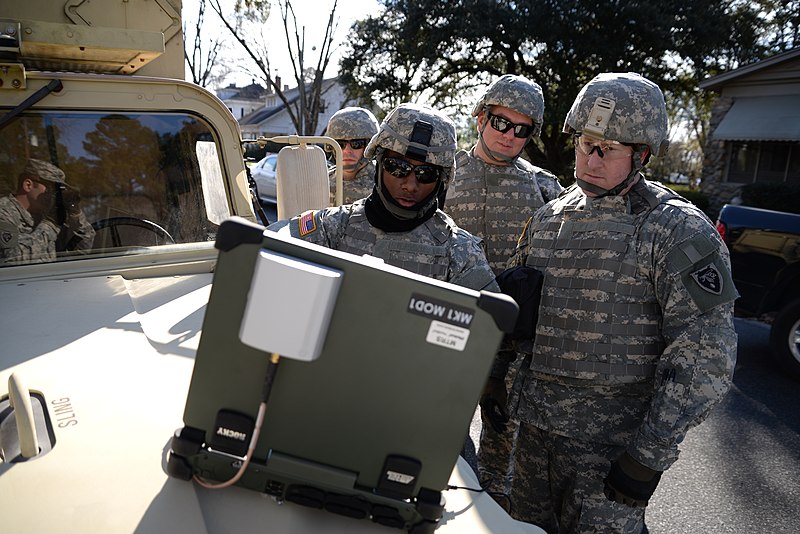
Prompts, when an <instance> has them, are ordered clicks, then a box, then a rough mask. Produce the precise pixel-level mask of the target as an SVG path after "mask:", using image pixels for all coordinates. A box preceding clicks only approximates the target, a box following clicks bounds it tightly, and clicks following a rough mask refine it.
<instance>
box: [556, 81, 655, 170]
mask: <svg viewBox="0 0 800 534" xmlns="http://www.w3.org/2000/svg"><path fill="white" fill-rule="evenodd" d="M601 97H602V98H608V99H610V100H612V101H613V102H614V103H615V107H614V110H613V112H612V113H611V117H610V118H609V119H608V122H607V124H605V123H603V122H602V120H601V119H600V117H601V114H598V113H594V114H593V113H592V111H593V110H595V107H594V106H595V102H596V101H597V99H598V98H601ZM598 125H600V126H598ZM598 127H599V128H601V129H602V128H603V127H604V128H605V129H604V131H603V132H602V133H599V132H597V131H594V130H595V128H598ZM563 131H564V132H565V133H570V134H572V133H576V132H583V131H586V133H589V134H590V135H592V136H593V137H598V138H602V139H608V140H611V141H619V142H620V143H632V144H644V145H647V146H649V147H650V152H651V153H652V154H653V155H654V156H657V157H661V156H663V155H665V154H666V152H667V148H668V146H669V140H668V135H669V132H668V130H667V108H666V104H665V103H664V94H663V93H662V92H661V89H660V88H659V87H658V85H656V84H655V83H653V82H651V81H650V80H648V79H647V78H644V77H642V76H640V75H638V74H633V73H613V72H611V73H604V74H598V75H597V76H595V77H594V78H593V79H592V80H591V81H590V82H589V83H587V84H586V85H585V86H584V87H583V89H581V92H580V93H578V96H577V97H576V98H575V102H573V104H572V108H571V109H570V110H569V113H568V114H567V118H566V120H565V121H564V128H563Z"/></svg>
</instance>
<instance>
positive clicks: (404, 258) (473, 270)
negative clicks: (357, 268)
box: [269, 199, 500, 292]
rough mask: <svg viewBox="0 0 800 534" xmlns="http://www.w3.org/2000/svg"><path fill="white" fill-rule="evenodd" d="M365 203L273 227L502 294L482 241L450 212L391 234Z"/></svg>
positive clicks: (298, 218) (333, 209) (328, 209)
mask: <svg viewBox="0 0 800 534" xmlns="http://www.w3.org/2000/svg"><path fill="white" fill-rule="evenodd" d="M364 202H365V200H364V199H362V200H357V201H356V202H355V203H353V204H348V205H344V206H338V207H332V208H326V209H324V210H319V211H313V212H306V213H305V214H303V215H300V216H297V217H294V218H292V219H290V220H288V221H278V222H277V223H274V224H272V225H270V226H269V229H270V230H275V231H280V232H282V233H289V234H290V235H291V236H292V237H296V238H300V239H304V240H306V241H310V242H312V243H316V244H318V245H322V246H325V247H328V248H332V249H335V250H341V251H344V252H349V253H351V254H357V255H359V256H360V255H363V254H369V255H370V256H375V257H376V258H381V259H382V260H384V261H385V262H386V263H388V264H389V265H393V266H395V267H400V268H402V269H406V270H408V271H411V272H414V273H417V274H420V275H423V276H428V277H431V278H435V279H437V280H442V281H445V282H450V283H453V284H458V285H461V286H464V287H468V288H471V289H475V290H480V289H486V290H488V291H495V292H499V290H500V288H499V287H497V283H496V282H495V281H494V274H493V273H492V270H491V269H490V268H489V264H488V263H487V262H486V257H485V256H484V253H483V249H482V247H481V241H480V240H479V239H478V238H476V237H474V236H473V235H471V234H469V233H468V232H466V231H464V230H462V229H460V228H459V227H458V226H456V224H455V223H454V222H453V220H452V219H451V218H450V217H448V216H447V215H446V214H445V213H444V212H442V211H441V210H437V211H436V213H435V214H434V216H433V217H431V218H430V219H428V220H427V221H425V222H424V223H423V224H421V225H419V226H417V227H416V228H414V229H413V230H410V231H408V232H396V233H395V232H392V233H388V232H384V231H383V230H380V229H378V228H375V227H374V226H372V225H371V224H370V223H369V221H368V220H367V216H366V214H365V212H364ZM304 216H305V217H313V220H311V221H309V223H308V224H309V225H310V227H312V228H313V230H312V231H310V232H306V231H304V232H301V231H300V228H301V226H300V225H301V223H302V222H303V217H304ZM307 220H308V219H307ZM306 228H308V227H306ZM303 234H304V235H303Z"/></svg>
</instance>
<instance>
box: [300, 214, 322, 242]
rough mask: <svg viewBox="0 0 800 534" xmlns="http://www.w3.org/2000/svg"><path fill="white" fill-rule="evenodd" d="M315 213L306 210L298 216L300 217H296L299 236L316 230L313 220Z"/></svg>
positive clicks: (315, 223)
mask: <svg viewBox="0 0 800 534" xmlns="http://www.w3.org/2000/svg"><path fill="white" fill-rule="evenodd" d="M316 213H317V212H316V211H307V212H305V213H304V214H302V215H301V216H300V219H298V224H299V225H300V237H302V236H305V235H308V234H310V233H311V232H314V231H316V229H317V221H316V220H314V215H315V214H316Z"/></svg>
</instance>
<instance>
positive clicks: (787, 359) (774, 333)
mask: <svg viewBox="0 0 800 534" xmlns="http://www.w3.org/2000/svg"><path fill="white" fill-rule="evenodd" d="M769 346H770V349H772V355H773V356H774V357H775V358H776V359H777V360H778V364H779V365H780V366H781V367H783V369H784V370H785V371H786V372H788V373H789V374H790V375H791V376H792V378H794V379H795V380H800V300H795V301H793V302H790V303H789V304H787V305H786V306H784V307H783V308H782V309H781V310H780V311H779V312H778V315H777V316H776V317H775V320H774V321H773V323H772V329H771V330H770V334H769Z"/></svg>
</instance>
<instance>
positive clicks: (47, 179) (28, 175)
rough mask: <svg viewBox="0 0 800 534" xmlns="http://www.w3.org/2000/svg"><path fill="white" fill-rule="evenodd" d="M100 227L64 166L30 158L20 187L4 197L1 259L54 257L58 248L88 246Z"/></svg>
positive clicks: (0, 213)
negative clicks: (92, 220)
mask: <svg viewBox="0 0 800 534" xmlns="http://www.w3.org/2000/svg"><path fill="white" fill-rule="evenodd" d="M94 235H95V231H94V229H93V228H92V225H91V224H90V223H89V221H88V220H87V219H86V216H85V215H84V214H83V212H82V211H81V209H80V195H79V194H78V191H77V190H76V189H74V188H72V187H70V186H69V185H68V184H67V182H66V178H65V175H64V171H62V170H61V169H59V168H58V167H56V166H55V165H53V164H51V163H48V162H46V161H43V160H40V159H29V160H28V161H27V162H26V164H25V167H24V168H23V170H22V172H21V173H20V174H19V179H18V181H17V189H16V191H15V192H13V193H11V194H9V195H8V196H6V197H3V198H0V265H11V264H22V263H43V262H49V261H54V260H55V259H56V253H57V252H63V251H66V250H75V251H78V252H88V251H89V250H91V248H92V245H93V242H94Z"/></svg>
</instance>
